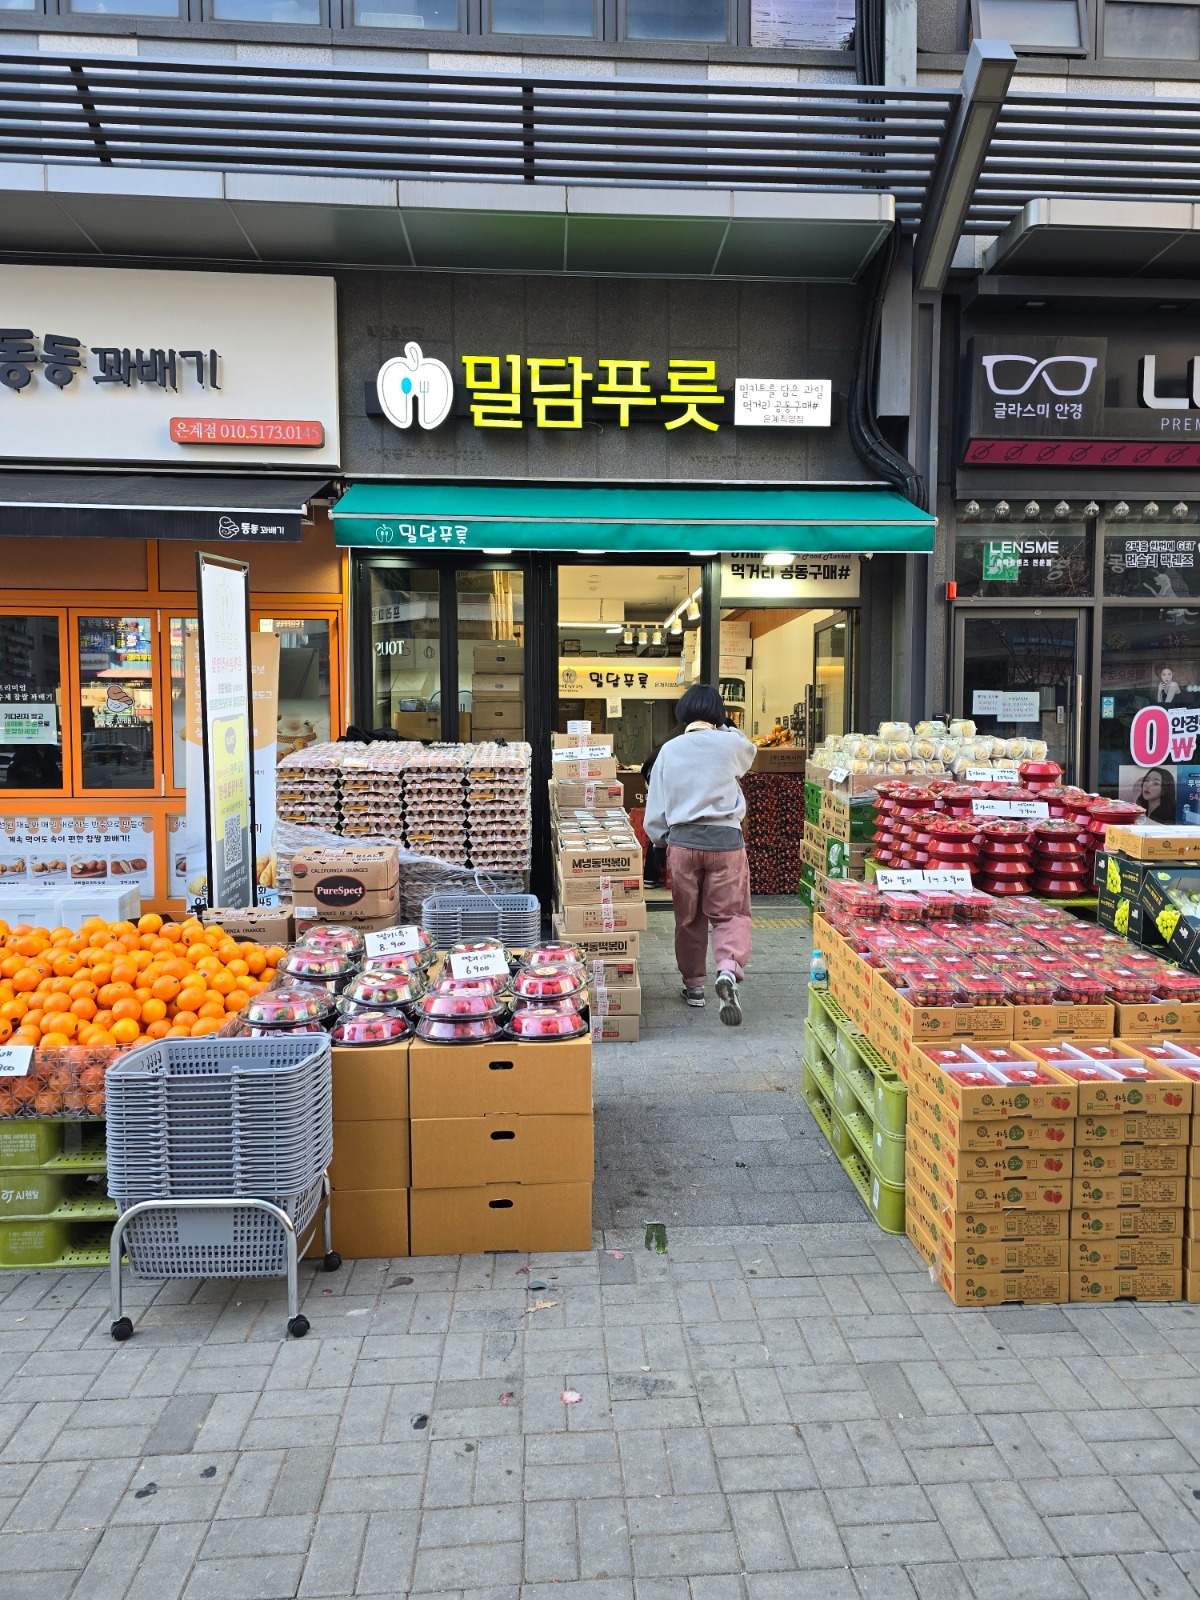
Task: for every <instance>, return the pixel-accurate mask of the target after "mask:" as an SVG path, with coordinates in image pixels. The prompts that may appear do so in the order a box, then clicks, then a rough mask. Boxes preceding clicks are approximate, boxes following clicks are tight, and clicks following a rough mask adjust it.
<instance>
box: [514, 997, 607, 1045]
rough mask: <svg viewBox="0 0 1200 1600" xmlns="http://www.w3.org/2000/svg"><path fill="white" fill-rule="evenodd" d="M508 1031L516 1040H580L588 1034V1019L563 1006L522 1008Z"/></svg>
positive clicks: (517, 1012)
mask: <svg viewBox="0 0 1200 1600" xmlns="http://www.w3.org/2000/svg"><path fill="white" fill-rule="evenodd" d="M507 1031H508V1032H509V1033H510V1034H512V1036H513V1037H514V1038H516V1039H578V1038H580V1037H582V1035H583V1034H585V1033H587V1031H588V1025H587V1019H586V1018H585V1017H584V1016H583V1015H582V1013H580V1012H578V1011H573V1010H568V1009H567V1008H565V1007H562V1006H532V1005H530V1006H522V1007H521V1008H520V1009H519V1010H517V1011H514V1012H513V1014H512V1017H511V1019H510V1021H509V1024H508V1029H507Z"/></svg>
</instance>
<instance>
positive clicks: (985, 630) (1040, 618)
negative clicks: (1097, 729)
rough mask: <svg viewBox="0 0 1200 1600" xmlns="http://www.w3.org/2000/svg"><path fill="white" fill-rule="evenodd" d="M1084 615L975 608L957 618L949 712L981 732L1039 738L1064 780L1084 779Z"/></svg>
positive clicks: (1010, 736)
mask: <svg viewBox="0 0 1200 1600" xmlns="http://www.w3.org/2000/svg"><path fill="white" fill-rule="evenodd" d="M1084 644H1085V627H1084V616H1083V613H1082V612H1079V611H1048V610H1044V609H1040V608H1039V609H1036V610H1030V611H1017V610H1005V611H975V610H973V609H972V610H967V609H966V608H962V609H960V610H959V611H958V612H957V613H956V616H955V652H954V654H955V660H956V661H957V662H958V664H959V665H958V682H957V692H956V697H955V708H954V709H955V714H956V715H957V716H960V717H970V718H971V719H972V720H973V721H974V723H975V726H976V729H977V731H978V732H979V733H981V734H985V733H986V734H990V735H992V737H993V738H1000V739H1044V740H1045V741H1046V746H1047V750H1048V753H1049V757H1050V760H1051V761H1057V762H1058V764H1059V766H1060V767H1062V769H1063V772H1064V774H1065V776H1066V780H1067V782H1068V783H1082V782H1083V765H1084V761H1083V733H1084V730H1083V703H1084V702H1083V695H1084V679H1083V673H1084Z"/></svg>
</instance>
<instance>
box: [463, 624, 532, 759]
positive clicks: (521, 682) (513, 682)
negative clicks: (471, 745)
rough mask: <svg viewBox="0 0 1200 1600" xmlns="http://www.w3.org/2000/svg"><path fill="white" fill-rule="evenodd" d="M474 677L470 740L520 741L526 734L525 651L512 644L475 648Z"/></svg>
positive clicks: (472, 681)
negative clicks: (499, 739)
mask: <svg viewBox="0 0 1200 1600" xmlns="http://www.w3.org/2000/svg"><path fill="white" fill-rule="evenodd" d="M473 666H474V670H473V672H472V674H471V737H472V738H473V739H496V738H502V739H521V738H523V737H524V734H525V651H524V648H523V647H522V646H521V645H519V644H517V643H515V642H512V641H509V642H507V643H505V642H503V641H499V642H497V643H495V644H477V645H476V646H475V657H474V663H473Z"/></svg>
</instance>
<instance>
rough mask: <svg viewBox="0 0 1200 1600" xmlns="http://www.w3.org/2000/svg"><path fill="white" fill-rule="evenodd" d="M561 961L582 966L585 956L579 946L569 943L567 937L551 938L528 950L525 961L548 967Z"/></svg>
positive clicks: (528, 964) (533, 965)
mask: <svg viewBox="0 0 1200 1600" xmlns="http://www.w3.org/2000/svg"><path fill="white" fill-rule="evenodd" d="M559 962H562V963H565V964H567V965H573V966H576V967H581V966H582V965H583V956H582V954H581V953H580V950H579V947H578V946H577V945H573V944H568V943H567V941H566V940H565V939H549V940H547V942H546V943H545V944H539V945H537V946H535V947H534V949H532V950H530V951H527V952H526V956H525V963H526V965H527V966H530V967H548V966H551V965H554V964H555V963H559Z"/></svg>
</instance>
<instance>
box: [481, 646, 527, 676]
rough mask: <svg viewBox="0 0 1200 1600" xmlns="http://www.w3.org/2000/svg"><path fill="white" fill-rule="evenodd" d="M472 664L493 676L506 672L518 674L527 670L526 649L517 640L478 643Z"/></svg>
mask: <svg viewBox="0 0 1200 1600" xmlns="http://www.w3.org/2000/svg"><path fill="white" fill-rule="evenodd" d="M471 664H472V666H473V667H474V669H475V671H476V672H478V673H480V674H481V675H482V674H485V673H486V674H487V675H488V676H491V675H493V674H495V673H498V672H499V673H506V674H508V675H510V676H511V675H512V674H513V673H516V674H517V675H518V676H519V675H521V674H523V673H524V671H525V649H524V646H523V645H521V644H520V643H519V642H518V641H517V640H515V639H513V640H510V641H507V642H506V641H503V640H502V641H500V642H499V643H497V644H477V645H476V646H475V650H474V654H473V656H472V662H471Z"/></svg>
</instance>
